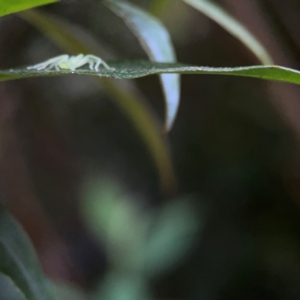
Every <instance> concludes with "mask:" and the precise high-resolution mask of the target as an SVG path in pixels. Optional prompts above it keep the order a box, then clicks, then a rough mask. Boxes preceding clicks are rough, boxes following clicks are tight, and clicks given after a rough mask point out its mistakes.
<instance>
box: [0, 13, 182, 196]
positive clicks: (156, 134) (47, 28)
mask: <svg viewBox="0 0 300 300" xmlns="http://www.w3.org/2000/svg"><path fill="white" fill-rule="evenodd" d="M21 17H22V18H24V19H25V20H27V21H28V22H30V23H31V24H33V25H34V26H35V27H36V28H38V29H39V30H41V31H42V32H43V33H44V34H45V35H46V36H48V37H49V38H50V39H51V40H52V41H53V42H54V43H56V44H57V45H58V46H60V47H61V48H62V49H64V51H67V52H68V53H73V54H78V53H93V50H92V49H94V47H90V45H89V44H88V45H87V44H86V41H83V40H81V39H80V36H78V35H77V34H76V31H75V32H73V31H72V30H70V28H69V26H66V24H65V22H62V21H61V20H59V19H57V18H53V17H50V16H49V15H46V14H41V13H38V12H36V11H26V12H23V13H21ZM94 54H96V55H97V53H94ZM74 74H76V73H74ZM11 75H13V74H11ZM41 75H42V74H41V73H40V74H36V75H35V76H41ZM0 77H1V75H0ZM112 77H113V76H112ZM0 80H1V79H0ZM101 84H102V86H104V88H105V90H106V92H107V93H108V94H109V95H110V96H111V99H112V100H114V101H115V103H116V104H117V105H118V106H119V107H120V108H121V109H122V110H123V111H124V112H125V114H126V115H127V116H128V118H129V119H130V120H131V122H132V123H133V125H134V127H135V128H136V130H137V131H138V132H139V134H140V136H141V138H142V139H143V141H144V142H145V144H146V146H147V149H148V150H149V152H150V154H151V156H152V158H153V160H154V164H155V166H156V168H157V170H158V174H159V176H160V185H161V188H162V190H163V192H164V193H166V194H168V193H172V191H173V190H174V189H176V178H175V174H174V170H173V165H172V162H171V160H170V154H169V150H168V148H167V146H166V144H165V143H164V141H163V140H162V138H161V132H160V128H159V127H158V125H157V123H156V122H155V118H154V117H153V115H152V114H151V111H149V109H148V107H146V106H145V105H144V102H143V98H141V97H140V95H139V94H137V93H135V92H133V90H132V89H130V88H128V86H126V85H122V83H121V82H120V83H118V82H116V81H115V80H111V79H108V78H102V79H101Z"/></svg>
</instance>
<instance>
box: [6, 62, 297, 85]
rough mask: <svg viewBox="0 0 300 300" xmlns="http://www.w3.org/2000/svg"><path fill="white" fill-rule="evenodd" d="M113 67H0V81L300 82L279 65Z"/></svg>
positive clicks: (134, 64)
mask: <svg viewBox="0 0 300 300" xmlns="http://www.w3.org/2000/svg"><path fill="white" fill-rule="evenodd" d="M109 66H110V67H112V68H114V70H107V69H105V68H101V69H100V70H99V71H97V72H96V71H92V70H89V69H88V68H87V67H82V68H80V69H77V70H76V71H70V70H60V71H54V70H41V71H37V70H27V69H26V68H21V69H10V70H2V71H1V70H0V81H5V80H12V79H19V78H29V77H37V76H41V77H42V76H58V75H94V76H100V77H101V76H102V77H111V78H117V79H133V78H139V77H144V76H147V75H154V74H164V73H170V74H172V73H179V74H194V75H196V74H203V75H205V74H206V75H212V74H214V75H231V76H242V77H253V78H259V79H266V80H275V81H283V82H289V83H295V84H300V71H297V70H294V69H290V68H286V67H280V66H249V67H236V68H211V67H201V66H188V65H183V64H178V63H173V64H172V63H155V62H150V61H123V62H109Z"/></svg>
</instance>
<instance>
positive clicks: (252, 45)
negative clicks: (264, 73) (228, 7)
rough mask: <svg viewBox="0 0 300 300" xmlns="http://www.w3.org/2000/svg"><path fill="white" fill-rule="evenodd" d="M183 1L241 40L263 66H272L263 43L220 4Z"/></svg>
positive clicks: (207, 0)
mask: <svg viewBox="0 0 300 300" xmlns="http://www.w3.org/2000/svg"><path fill="white" fill-rule="evenodd" d="M183 1H185V2H186V3H187V4H189V5H191V6H193V7H194V8H195V9H197V10H199V11H200V12H202V13H203V14H205V15H206V16H207V17H209V18H211V19H212V20H214V21H215V22H216V23H218V24H219V25H220V26H222V27H223V28H224V29H225V30H227V31H228V32H229V33H230V34H232V35H233V36H234V37H236V38H237V39H238V40H240V41H241V42H242V43H243V44H244V45H245V46H246V47H247V48H248V49H249V50H250V51H251V52H252V53H253V54H254V55H255V56H256V57H257V58H258V59H259V60H260V61H261V62H262V64H265V65H270V64H272V58H271V56H270V54H269V53H268V51H267V50H266V49H265V47H264V46H263V45H262V44H261V42H260V41H258V40H257V38H256V37H255V36H253V34H252V33H251V32H250V31H249V30H248V29H247V28H245V27H244V26H243V25H242V24H241V23H240V22H239V21H238V20H236V19H235V18H234V17H233V16H231V15H230V14H229V13H227V12H226V11H225V10H224V9H223V8H222V7H221V6H220V5H219V4H218V5H217V4H215V3H213V1H210V0H183Z"/></svg>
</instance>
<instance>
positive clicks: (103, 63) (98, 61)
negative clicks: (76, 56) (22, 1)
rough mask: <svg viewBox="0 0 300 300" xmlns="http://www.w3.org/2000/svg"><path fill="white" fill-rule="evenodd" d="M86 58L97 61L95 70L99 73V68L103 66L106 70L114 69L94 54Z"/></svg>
mask: <svg viewBox="0 0 300 300" xmlns="http://www.w3.org/2000/svg"><path fill="white" fill-rule="evenodd" d="M86 57H88V58H89V59H90V60H95V67H94V69H95V70H96V71H98V69H99V66H100V65H101V64H102V65H103V66H104V67H105V68H106V69H108V70H111V69H112V68H111V67H110V66H109V65H108V64H107V63H106V62H105V61H104V60H103V59H101V58H100V57H98V56H95V55H92V54H88V55H86Z"/></svg>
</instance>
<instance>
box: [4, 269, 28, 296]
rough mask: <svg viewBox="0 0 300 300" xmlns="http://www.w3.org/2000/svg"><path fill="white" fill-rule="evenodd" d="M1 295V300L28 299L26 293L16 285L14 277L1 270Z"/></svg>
mask: <svg viewBox="0 0 300 300" xmlns="http://www.w3.org/2000/svg"><path fill="white" fill-rule="evenodd" d="M0 296H1V298H0V299H1V300H26V297H25V295H24V294H23V293H22V291H21V290H20V289H19V288H18V287H17V286H16V285H15V283H14V282H13V281H12V279H11V278H10V277H9V276H7V275H5V274H3V273H1V272H0Z"/></svg>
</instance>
